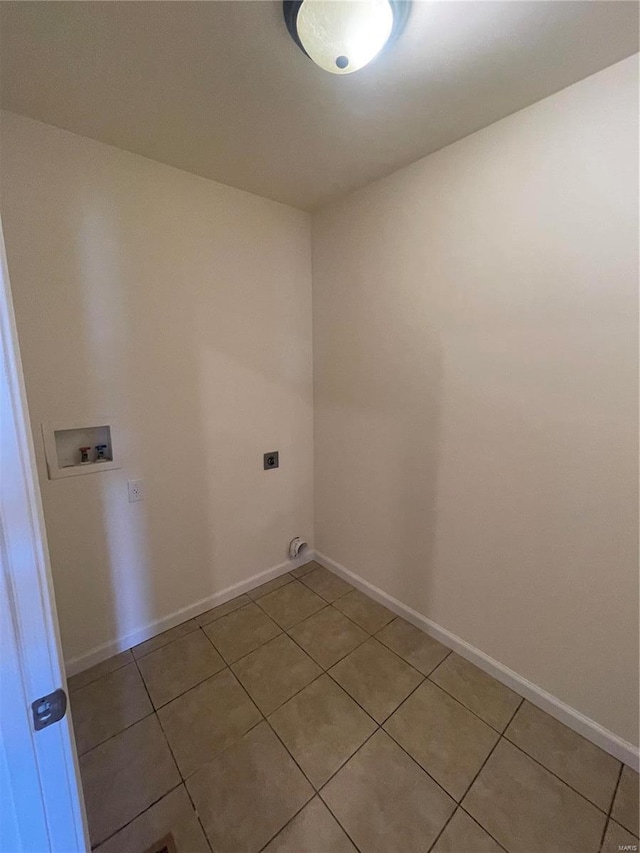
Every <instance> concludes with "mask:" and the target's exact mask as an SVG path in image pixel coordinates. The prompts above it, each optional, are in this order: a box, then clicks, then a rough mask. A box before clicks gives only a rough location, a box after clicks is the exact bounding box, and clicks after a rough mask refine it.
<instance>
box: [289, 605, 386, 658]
mask: <svg viewBox="0 0 640 853" xmlns="http://www.w3.org/2000/svg"><path fill="white" fill-rule="evenodd" d="M289 634H290V635H291V636H292V637H293V639H294V640H295V641H296V643H298V645H300V646H302V648H303V649H304V650H305V652H307V653H308V654H310V655H311V657H312V658H313V659H314V660H315V661H317V662H318V663H319V664H320V666H321V667H322V668H323V669H328V668H329V667H330V666H333V664H334V663H337V662H338V661H339V660H340V659H341V658H343V657H345V655H348V654H349V652H351V651H353V650H354V649H355V648H356V647H357V646H359V645H360V644H361V643H364V641H365V640H366V639H368V637H369V635H368V634H367V632H366V631H363V630H362V628H359V627H358V625H356V624H355V622H352V621H351V620H350V619H347V617H346V616H343V615H342V613H340V611H338V610H335V609H334V608H333V607H325V608H324V610H320V611H318V613H314V615H313V616H310V617H309V618H308V619H305V620H304V622H300V624H299V625H295V626H294V627H293V628H290V629H289Z"/></svg>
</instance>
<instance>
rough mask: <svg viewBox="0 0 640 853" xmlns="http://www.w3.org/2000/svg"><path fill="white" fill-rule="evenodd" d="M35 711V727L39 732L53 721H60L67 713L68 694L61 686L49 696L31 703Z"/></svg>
mask: <svg viewBox="0 0 640 853" xmlns="http://www.w3.org/2000/svg"><path fill="white" fill-rule="evenodd" d="M31 710H32V711H33V728H34V729H35V730H36V731H37V732H39V731H40V729H46V727H47V726H50V725H51V724H52V723H57V722H59V721H60V720H61V719H62V718H63V717H64V715H65V714H66V713H67V694H66V693H65V692H64V690H63V689H62V688H61V687H59V688H58V689H57V690H54V691H53V693H49V695H48V696H43V697H42V698H41V699H36V701H35V702H32V703H31Z"/></svg>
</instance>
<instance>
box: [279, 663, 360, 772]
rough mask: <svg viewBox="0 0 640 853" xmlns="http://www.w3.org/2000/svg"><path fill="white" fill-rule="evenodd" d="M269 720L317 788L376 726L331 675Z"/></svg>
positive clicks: (311, 685)
mask: <svg viewBox="0 0 640 853" xmlns="http://www.w3.org/2000/svg"><path fill="white" fill-rule="evenodd" d="M269 722H270V723H271V725H272V726H273V728H274V729H275V731H276V734H277V735H278V736H279V737H280V739H281V740H282V742H283V743H284V745H285V746H286V747H287V749H288V750H289V752H290V753H291V755H292V756H293V757H294V758H295V760H296V761H297V763H298V765H299V766H300V767H301V769H302V770H303V772H304V773H305V774H306V776H307V778H308V779H310V781H311V783H312V784H313V785H314V786H315V787H316V788H319V787H320V786H321V785H324V783H325V782H326V781H327V780H328V779H329V777H330V776H332V775H333V774H334V773H335V772H336V770H338V768H339V767H340V766H341V765H342V764H344V762H345V761H346V760H347V759H348V758H350V757H351V756H352V755H353V753H354V752H355V751H356V749H358V747H360V746H362V744H363V743H364V742H365V740H366V739H367V738H368V737H369V735H371V734H372V733H373V732H374V731H375V729H376V724H375V723H374V722H373V720H372V719H371V717H369V716H368V714H365V712H364V711H363V710H362V708H360V707H359V706H358V705H356V703H355V702H354V701H353V699H351V698H350V697H349V696H348V695H347V694H346V693H345V692H344V690H342V689H341V688H340V687H338V685H337V684H336V683H335V681H332V679H330V678H329V676H328V675H323V676H321V677H320V678H318V679H317V680H316V681H314V682H312V683H311V684H310V685H309V686H308V687H305V689H304V690H302V691H301V692H300V693H298V694H297V695H296V696H294V697H293V698H292V699H290V700H289V701H288V702H286V703H285V704H284V705H282V707H280V708H278V710H277V711H275V712H274V713H273V714H272V715H271V716H270V717H269Z"/></svg>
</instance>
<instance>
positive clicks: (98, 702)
mask: <svg viewBox="0 0 640 853" xmlns="http://www.w3.org/2000/svg"><path fill="white" fill-rule="evenodd" d="M70 701H71V713H72V715H73V729H74V732H75V738H76V746H77V749H78V754H80V755H82V753H84V752H87V751H88V750H90V749H93V747H94V746H97V745H98V744H99V743H102V742H103V741H105V740H107V739H108V738H110V737H112V736H113V735H115V734H117V733H118V732H121V731H122V730H123V729H126V728H127V727H128V726H131V725H133V723H137V722H138V720H141V719H142V718H143V717H146V716H147V715H148V714H151V713H152V711H153V707H152V705H151V702H150V701H149V697H148V695H147V691H146V690H145V687H144V684H143V682H142V679H141V678H140V673H139V672H138V668H137V667H136V665H135V663H130V664H127V666H123V667H122V668H121V669H117V670H115V672H111V673H109V674H108V675H105V676H103V677H102V678H100V679H99V680H98V681H92V682H91V683H90V684H87V686H86V687H82V688H81V689H80V690H76V691H75V692H74V693H72V694H71V697H70Z"/></svg>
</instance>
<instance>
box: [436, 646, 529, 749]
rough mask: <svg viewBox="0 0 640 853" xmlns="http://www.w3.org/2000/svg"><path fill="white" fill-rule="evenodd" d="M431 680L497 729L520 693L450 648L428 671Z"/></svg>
mask: <svg viewBox="0 0 640 853" xmlns="http://www.w3.org/2000/svg"><path fill="white" fill-rule="evenodd" d="M430 678H431V681H435V683H436V684H439V685H440V687H442V689H443V690H446V691H447V693H450V694H451V695H452V696H455V698H456V699H457V700H458V701H459V702H462V704H463V705H466V706H467V708H469V709H470V710H471V711H473V713H474V714H477V715H478V716H479V717H482V719H483V720H484V721H485V723H489V725H490V726H492V727H493V728H494V729H496V730H497V731H499V732H502V731H504V728H505V726H506V725H507V723H508V722H509V720H510V719H511V718H512V717H513V715H514V714H515V712H516V709H517V707H518V705H519V704H520V702H522V697H521V696H518V694H517V693H514V692H513V690H509V688H508V687H505V686H504V684H500V682H499V681H496V679H495V678H492V677H491V676H490V675H487V673H486V672H483V671H482V670H481V669H478V667H477V666H474V665H473V664H472V663H469V661H467V660H465V659H464V658H461V657H460V655H457V654H455V652H453V653H452V654H450V655H449V657H448V658H447V659H446V660H444V661H443V662H442V663H441V664H440V666H439V667H438V668H437V669H436V671H435V672H432V673H431V675H430Z"/></svg>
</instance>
